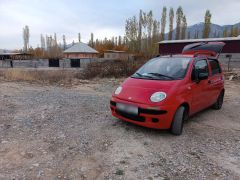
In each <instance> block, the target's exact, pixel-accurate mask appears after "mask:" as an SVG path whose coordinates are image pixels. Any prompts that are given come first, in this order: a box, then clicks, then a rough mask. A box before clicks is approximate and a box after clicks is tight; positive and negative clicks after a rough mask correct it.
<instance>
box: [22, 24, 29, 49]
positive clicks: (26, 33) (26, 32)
mask: <svg viewBox="0 0 240 180" xmlns="http://www.w3.org/2000/svg"><path fill="white" fill-rule="evenodd" d="M29 36H30V35H29V27H28V26H27V25H26V26H25V27H24V28H23V50H24V52H27V50H28V48H29Z"/></svg>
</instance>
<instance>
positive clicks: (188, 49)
mask: <svg viewBox="0 0 240 180" xmlns="http://www.w3.org/2000/svg"><path fill="white" fill-rule="evenodd" d="M224 45H225V43H224V42H201V43H193V44H189V45H186V46H185V47H184V48H183V50H182V54H208V55H210V56H217V55H219V54H220V53H221V51H222V49H223V47H224Z"/></svg>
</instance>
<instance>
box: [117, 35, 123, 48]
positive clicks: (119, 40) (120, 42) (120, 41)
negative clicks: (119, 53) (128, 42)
mask: <svg viewBox="0 0 240 180" xmlns="http://www.w3.org/2000/svg"><path fill="white" fill-rule="evenodd" d="M121 45H122V36H118V46H121Z"/></svg>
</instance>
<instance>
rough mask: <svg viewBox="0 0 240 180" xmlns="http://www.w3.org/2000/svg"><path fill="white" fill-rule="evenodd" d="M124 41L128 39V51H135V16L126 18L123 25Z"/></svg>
mask: <svg viewBox="0 0 240 180" xmlns="http://www.w3.org/2000/svg"><path fill="white" fill-rule="evenodd" d="M125 34H126V38H127V39H126V41H129V43H128V46H129V49H130V51H132V52H136V50H137V39H138V22H137V18H136V16H133V17H132V18H128V19H127V20H126V25H125Z"/></svg>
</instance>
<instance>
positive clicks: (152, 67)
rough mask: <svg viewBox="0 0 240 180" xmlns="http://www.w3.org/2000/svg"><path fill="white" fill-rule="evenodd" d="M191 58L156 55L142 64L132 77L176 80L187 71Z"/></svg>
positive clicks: (181, 77)
mask: <svg viewBox="0 0 240 180" xmlns="http://www.w3.org/2000/svg"><path fill="white" fill-rule="evenodd" d="M190 59H191V58H185V57H184V58H181V57H170V58H167V57H166V58H165V57H158V58H154V59H152V60H150V61H149V62H147V63H146V64H144V65H143V66H142V67H141V68H140V69H139V70H138V71H137V72H136V73H135V74H133V75H132V77H133V78H141V79H157V80H177V79H183V78H184V77H185V74H186V72H187V69H188V66H189V62H190Z"/></svg>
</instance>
